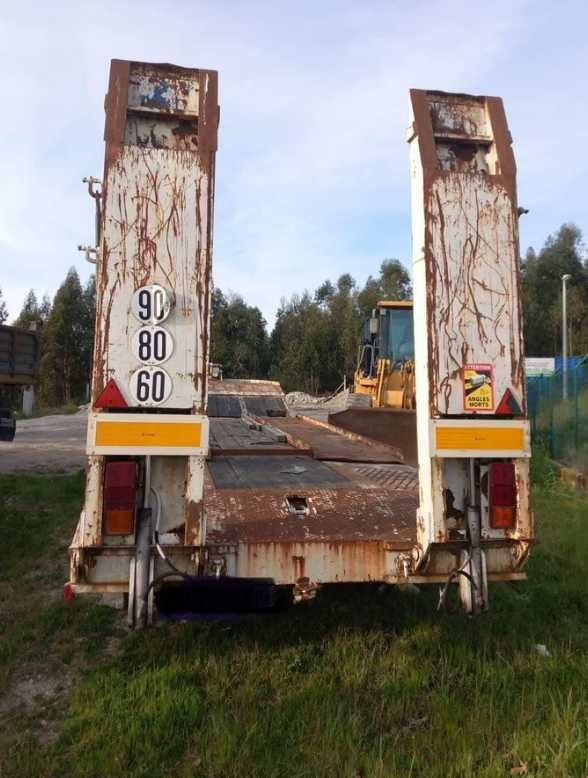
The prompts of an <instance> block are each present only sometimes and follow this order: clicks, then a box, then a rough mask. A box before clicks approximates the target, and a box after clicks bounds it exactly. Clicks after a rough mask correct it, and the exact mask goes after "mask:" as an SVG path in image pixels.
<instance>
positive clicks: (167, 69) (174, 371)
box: [92, 60, 218, 412]
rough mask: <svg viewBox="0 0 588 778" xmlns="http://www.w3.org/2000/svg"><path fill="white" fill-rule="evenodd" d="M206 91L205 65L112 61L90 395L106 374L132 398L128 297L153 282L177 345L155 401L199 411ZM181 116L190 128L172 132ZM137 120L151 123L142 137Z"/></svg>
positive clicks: (205, 325)
mask: <svg viewBox="0 0 588 778" xmlns="http://www.w3.org/2000/svg"><path fill="white" fill-rule="evenodd" d="M216 93H217V88H216V73H214V72H213V71H204V70H197V69H186V68H178V67H176V66H173V65H169V66H168V65H166V66H154V65H148V64H145V63H128V62H122V61H117V60H115V61H113V63H112V68H111V79H110V85H109V91H108V95H107V99H106V108H107V116H106V128H105V139H106V155H105V157H106V161H105V170H104V177H103V181H104V186H103V192H102V195H103V206H104V208H103V222H102V235H103V239H102V245H101V252H100V259H99V265H98V268H97V274H96V277H97V278H96V280H97V326H96V339H95V352H94V370H93V380H92V401H95V399H96V397H97V396H98V394H99V393H100V392H101V391H102V388H103V387H104V386H105V384H106V383H107V382H108V380H109V379H111V378H114V379H115V380H116V382H117V385H118V386H119V389H120V390H121V391H122V393H123V395H124V397H125V400H126V401H127V403H128V405H129V406H133V405H134V404H135V402H134V400H133V398H132V396H131V393H130V389H129V380H130V376H131V374H132V373H133V370H134V369H135V368H136V364H135V361H134V360H133V359H132V356H131V355H132V353H133V349H132V336H133V333H134V332H135V330H136V329H137V326H138V325H137V322H136V321H135V320H134V319H133V317H132V315H131V314H130V311H129V301H130V299H131V297H132V294H133V292H134V291H135V289H137V288H138V287H140V286H143V285H146V284H153V283H157V284H161V286H163V287H164V288H165V289H166V290H167V291H168V293H169V294H170V295H171V298H172V311H173V316H170V318H169V320H168V321H167V322H166V327H167V329H168V330H169V331H170V333H171V335H172V337H173V339H174V342H175V343H181V344H182V346H183V345H184V344H187V348H183V347H182V348H178V349H176V350H175V351H174V353H173V354H172V356H171V358H170V359H169V360H168V361H166V363H165V370H166V371H167V372H168V373H169V375H170V377H171V379H172V383H173V391H172V393H171V396H170V398H169V399H168V400H166V401H165V402H164V403H162V407H170V408H171V407H173V408H186V409H191V408H194V409H195V410H197V411H198V412H204V410H205V405H206V382H207V375H206V363H207V358H208V357H207V355H208V341H209V308H210V267H211V245H212V203H213V195H214V192H213V184H214V151H215V149H216V125H217V123H218V106H217V95H216ZM178 117H180V118H178ZM182 117H188V118H185V119H184V118H182ZM184 121H187V122H189V123H190V126H191V128H192V130H193V132H192V134H191V135H188V134H186V133H185V132H183V131H182V132H176V130H177V126H178V122H180V124H181V122H184ZM137 122H139V123H141V122H143V123H145V122H147V124H149V123H151V124H152V125H153V127H152V131H150V133H148V134H149V137H148V138H147V137H143V135H141V132H143V130H145V127H146V126H147V125H144V124H142V125H141V126H142V127H143V130H141V132H139V131H138V130H137V127H138V126H139V125H138V124H137ZM163 126H165V127H167V130H166V132H168V131H169V132H168V136H169V137H168V136H166V137H168V141H169V142H168V141H165V142H164V140H162V137H163V135H165V133H163V130H162V127H163ZM162 133H163V134H162ZM172 141H173V142H172Z"/></svg>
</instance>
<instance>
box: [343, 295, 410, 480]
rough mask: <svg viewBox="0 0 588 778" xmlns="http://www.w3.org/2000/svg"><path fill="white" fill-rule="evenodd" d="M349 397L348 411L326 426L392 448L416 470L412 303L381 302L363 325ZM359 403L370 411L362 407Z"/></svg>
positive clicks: (407, 301) (406, 301) (404, 301)
mask: <svg viewBox="0 0 588 778" xmlns="http://www.w3.org/2000/svg"><path fill="white" fill-rule="evenodd" d="M353 395H355V397H354V396H353ZM353 395H352V397H351V402H350V407H349V408H347V409H346V410H344V411H340V412H339V413H332V414H330V415H329V422H330V423H331V424H335V425H337V426H339V427H343V428H344V429H347V430H350V431H352V432H357V433H360V434H362V435H367V436H368V437H372V438H376V439H377V440H381V441H383V442H385V443H389V444H391V445H394V446H395V447H397V448H399V449H401V451H402V453H403V456H404V460H405V462H407V463H408V464H416V460H417V442H416V416H415V410H414V409H415V380H414V328H413V305H412V300H386V301H384V300H383V301H380V302H378V303H377V305H376V308H374V310H373V311H372V315H371V317H370V318H369V319H368V320H367V321H366V322H365V325H364V332H363V338H362V344H361V346H360V347H359V355H358V360H357V369H356V371H355V375H354V377H353ZM360 397H363V398H368V399H369V405H367V402H366V406H364V407H361V405H360V401H359V398H360ZM358 401H359V402H358Z"/></svg>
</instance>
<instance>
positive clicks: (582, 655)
mask: <svg viewBox="0 0 588 778" xmlns="http://www.w3.org/2000/svg"><path fill="white" fill-rule="evenodd" d="M542 475H544V474H542ZM544 480H545V481H546V485H545V486H544V487H541V488H536V489H535V492H534V505H535V511H536V518H537V524H538V528H537V534H538V542H537V545H536V547H535V549H534V551H533V554H532V556H531V559H530V561H529V565H528V567H527V571H528V574H529V581H528V583H524V584H517V585H506V584H501V585H498V584H497V585H493V586H491V601H492V610H491V611H490V613H488V614H486V615H484V616H483V617H482V618H480V619H478V620H470V619H468V618H467V617H465V616H464V615H462V614H461V613H450V614H438V613H436V611H435V605H436V599H437V593H436V591H434V590H428V591H423V592H422V593H421V594H415V593H414V592H409V591H407V592H402V591H399V590H398V589H394V588H379V587H377V586H362V587H360V586H356V587H353V586H345V587H340V588H326V589H324V590H323V591H322V592H321V594H320V595H319V599H317V601H315V602H314V603H307V604H304V605H301V606H297V607H296V608H293V609H292V610H289V611H285V612H281V613H278V614H273V615H267V614H266V615H263V616H254V617H249V618H248V619H246V620H245V621H243V622H242V623H233V624H219V623H216V624H210V623H197V624H176V625H166V626H158V627H155V628H153V629H151V630H149V631H147V632H144V633H136V634H130V633H128V632H127V631H126V629H125V628H124V627H123V622H122V620H121V618H122V617H121V616H120V614H119V613H117V612H115V611H112V610H111V609H109V608H106V607H105V606H102V605H98V604H96V603H94V602H90V601H89V600H84V599H82V598H77V599H76V600H75V601H74V603H73V604H72V605H70V606H67V605H65V604H64V603H63V602H62V599H61V587H62V585H63V582H64V581H65V579H66V577H67V562H66V557H67V554H66V546H67V543H68V542H69V539H70V536H71V533H72V531H73V528H74V526H75V523H76V520H77V513H78V511H79V506H80V503H81V499H82V490H83V480H82V477H81V475H75V476H54V477H48V476H34V477H28V476H27V477H26V478H25V477H10V476H4V477H0V621H1V623H2V626H3V629H2V634H1V637H0V775H1V776H2V778H9V777H11V776H19V777H20V776H34V777H35V778H42V777H44V776H55V777H57V776H60V777H61V776H67V777H68V778H70V777H71V778H73V777H74V776H85V777H86V776H88V777H89V776H96V777H100V778H114V777H115V776H125V777H127V776H149V778H157V777H158V776H162V777H163V776H205V777H206V778H213V777H215V778H221V777H222V778H233V777H234V778H237V777H241V776H244V777H246V778H252V777H253V776H263V777H265V776H272V777H273V776H276V778H277V777H278V776H288V777H290V776H295V777H298V776H300V777H302V776H305V777H308V778H315V777H319V776H336V777H337V778H346V777H347V776H348V777H349V778H359V777H360V776H361V777H363V778H368V776H402V777H403V778H404V777H405V776H411V777H412V778H417V776H418V777H419V778H450V777H451V776H464V777H465V776H468V777H469V776H488V777H490V776H492V777H494V776H510V775H527V776H545V778H563V777H564V776H566V777H567V776H578V777H583V778H586V776H588V693H587V692H588V502H586V500H584V499H583V498H581V497H580V496H579V495H577V494H574V493H571V492H569V491H566V490H565V489H564V488H563V487H560V486H559V485H558V484H557V483H556V482H555V481H554V480H552V479H550V478H545V479H544ZM535 644H544V645H546V646H547V649H548V651H549V656H542V655H540V654H539V653H538V652H537V651H536V650H535V648H534V645H535Z"/></svg>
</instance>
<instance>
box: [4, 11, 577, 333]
mask: <svg viewBox="0 0 588 778" xmlns="http://www.w3.org/2000/svg"><path fill="white" fill-rule="evenodd" d="M587 23H588V6H586V4H584V3H582V2H560V3H554V2H553V1H551V2H517V1H516V0H511V2H502V1H501V0H498V1H496V0H495V1H494V2H492V3H491V4H488V3H475V2H471V1H470V2H451V0H445V1H444V2H433V1H429V2H424V1H423V2H418V0H417V1H416V2H415V1H414V0H413V2H410V3H406V2H402V3H401V2H394V1H392V0H389V1H388V2H376V1H374V2H344V1H343V0H341V2H334V1H330V0H325V1H324V2H320V0H315V2H307V1H306V0H298V1H297V2H285V1H284V2H280V1H279V0H274V2H270V0H267V1H264V2H262V1H259V2H256V1H255V0H249V1H248V2H228V1H227V2H223V1H222V0H216V2H212V0H209V1H204V0H203V1H201V2H198V1H197V0H193V2H183V1H182V0H168V2H155V1H152V2H149V0H144V1H143V2H140V3H139V2H125V1H124V0H118V1H111V0H101V2H98V3H96V2H82V1H81V0H78V2H66V1H65V0H62V1H61V2H60V1H59V0H55V2H53V3H42V2H40V1H39V2H27V1H26V0H24V2H19V3H9V2H8V0H0V36H1V40H2V47H1V51H0V60H1V61H2V65H3V67H2V73H3V86H2V92H3V100H2V105H3V111H2V113H3V122H2V131H1V138H2V143H1V144H0V170H1V171H2V182H1V184H0V287H1V288H2V290H3V293H4V296H5V298H6V300H7V303H8V307H9V312H10V315H11V317H14V316H16V315H17V314H18V311H19V310H20V307H21V304H22V301H23V298H24V296H25V294H26V292H27V290H28V289H29V288H31V287H33V288H34V289H35V290H36V291H37V293H38V294H39V295H42V294H43V292H48V293H49V294H51V295H52V294H53V293H54V292H55V290H56V288H57V287H58V285H59V283H60V282H61V281H62V280H63V278H64V276H65V273H66V272H67V269H68V268H69V267H70V266H72V265H75V266H76V267H77V268H78V271H79V272H80V275H81V277H82V279H85V278H87V277H88V275H89V274H90V273H91V271H92V268H91V266H90V265H88V264H86V263H85V261H84V260H83V257H82V255H81V254H78V252H77V251H76V246H77V244H78V243H86V242H90V240H91V232H92V202H91V200H90V198H89V197H88V196H87V194H86V193H85V189H84V187H83V185H82V184H81V178H82V177H83V176H84V175H97V176H100V175H101V171H102V160H103V142H102V131H103V123H104V115H103V98H104V93H105V91H106V85H107V78H108V68H109V60H110V59H111V58H113V57H117V58H121V59H137V60H145V61H154V62H174V63H176V64H179V65H185V66H194V67H210V68H215V69H217V70H218V71H219V79H220V102H221V126H220V136H219V151H218V155H217V182H216V216H215V251H214V279H215V283H216V285H217V286H220V287H221V288H222V289H223V290H225V291H234V292H238V293H240V294H242V295H243V296H244V298H245V299H246V300H247V301H248V302H249V303H251V304H255V305H258V306H259V307H260V308H261V309H262V311H263V313H264V315H265V316H266V318H267V319H268V320H269V321H270V322H271V321H273V318H274V315H275V311H276V308H277V307H278V305H279V302H280V298H281V297H283V296H289V295H290V294H292V293H293V292H295V291H302V290H303V289H305V288H309V289H314V288H315V287H316V286H318V284H319V283H320V282H321V281H323V280H324V279H325V278H333V279H334V278H336V277H337V276H338V275H340V274H341V273H344V272H350V273H351V274H352V275H354V276H355V278H356V279H357V280H358V281H359V282H360V283H361V282H363V281H364V280H365V278H366V277H367V276H368V274H370V273H376V272H377V269H378V266H379V263H380V262H381V260H382V259H383V258H384V257H398V258H399V259H401V260H402V261H404V262H405V263H408V260H409V256H410V211H409V186H408V158H407V153H408V149H407V145H406V142H405V130H406V124H407V113H408V89H409V88H410V87H420V88H425V89H443V90H447V91H460V92H471V93H477V94H493V95H499V96H501V97H502V98H503V99H504V101H505V107H506V113H507V118H508V121H509V124H510V129H511V133H512V135H513V138H514V147H515V154H516V158H517V164H518V170H519V201H520V203H521V204H522V205H524V206H525V207H527V208H529V209H530V214H529V215H528V216H525V217H524V218H523V219H522V220H521V248H522V250H523V251H524V250H525V249H526V247H527V246H529V245H533V246H535V247H536V248H538V247H540V246H541V245H542V243H543V242H544V240H545V238H546V237H547V235H548V234H549V233H551V232H554V231H555V230H557V228H558V227H559V225H560V224H561V223H562V222H564V221H574V222H576V223H577V224H578V226H579V227H580V228H582V229H584V230H588V218H587V217H588V213H587V209H588V198H587V197H586V194H585V188H586V185H585V182H586V180H587V178H588V175H587V174H588V155H587V154H586V152H585V145H586V140H585V139H586V125H587V123H588V99H587V98H588V90H587V88H586V86H585V84H586V77H587V74H588V48H587V47H586V40H585V37H586V36H585V31H586V25H587Z"/></svg>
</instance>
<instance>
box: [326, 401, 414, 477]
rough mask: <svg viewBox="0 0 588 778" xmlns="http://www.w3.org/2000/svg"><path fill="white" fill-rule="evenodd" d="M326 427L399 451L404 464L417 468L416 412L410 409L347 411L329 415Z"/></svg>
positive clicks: (358, 409)
mask: <svg viewBox="0 0 588 778" xmlns="http://www.w3.org/2000/svg"><path fill="white" fill-rule="evenodd" d="M329 424H334V425H335V426H336V427H341V428H343V429H345V430H349V431H350V432H355V433H358V434H360V435H365V436H366V437H368V438H373V439H374V440H379V441H381V442H382V443H387V444H388V445H389V446H394V447H395V448H399V449H400V450H401V451H402V454H403V456H404V462H405V464H407V465H413V466H414V467H416V465H417V432H416V412H415V411H413V410H407V409H405V408H347V409H346V410H344V411H339V412H338V413H330V414H329Z"/></svg>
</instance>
